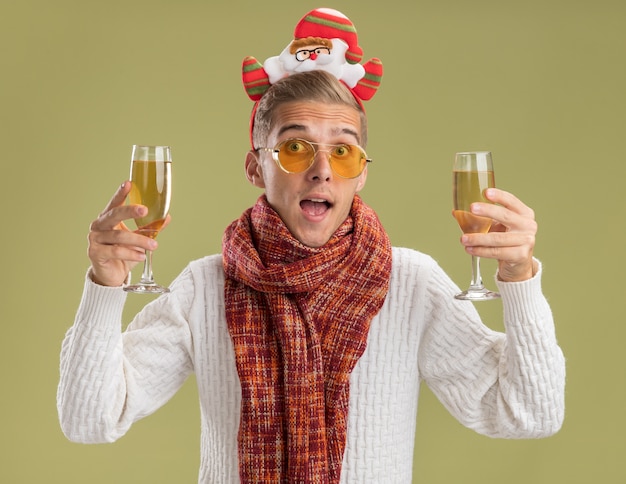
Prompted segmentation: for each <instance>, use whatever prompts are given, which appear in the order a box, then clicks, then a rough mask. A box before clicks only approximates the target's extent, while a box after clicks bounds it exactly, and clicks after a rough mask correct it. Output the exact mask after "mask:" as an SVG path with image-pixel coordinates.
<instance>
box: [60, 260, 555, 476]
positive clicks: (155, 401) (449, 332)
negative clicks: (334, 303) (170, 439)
mask: <svg viewBox="0 0 626 484" xmlns="http://www.w3.org/2000/svg"><path fill="white" fill-rule="evenodd" d="M540 277H541V270H540V271H539V273H538V274H537V276H535V278H533V279H532V280H530V281H525V282H523V283H499V284H498V287H499V290H500V292H501V294H502V298H503V304H504V307H505V327H506V330H507V334H506V336H505V335H504V334H501V333H497V332H494V331H491V330H489V329H488V328H486V327H485V326H483V325H482V324H481V323H480V321H479V318H478V315H477V314H476V312H475V310H474V308H473V306H472V304H471V303H468V302H464V301H456V300H455V299H454V298H453V297H452V296H453V294H454V292H455V291H456V290H457V287H456V286H455V285H454V284H453V283H452V282H451V281H450V280H449V278H448V277H447V276H446V275H445V274H444V273H443V271H442V270H441V269H440V268H439V267H438V266H437V264H436V263H434V261H433V260H432V259H431V258H429V257H427V256H425V255H423V254H420V253H418V252H415V251H413V250H409V249H398V248H394V249H393V266H392V275H391V287H390V292H389V294H388V296H387V299H386V301H385V304H384V305H383V308H382V309H381V311H380V313H379V314H378V315H377V316H376V317H375V318H374V319H373V320H372V322H371V325H370V332H369V336H368V343H367V348H366V350H365V352H364V354H363V356H362V357H361V359H360V360H359V362H358V363H357V365H356V367H355V369H354V371H353V372H352V376H351V378H350V404H349V414H348V415H349V419H348V438H347V445H346V451H345V454H344V462H343V467H342V474H341V482H342V483H350V484H364V483H372V484H386V483H388V484H403V483H407V484H408V483H411V479H412V460H413V442H414V439H415V422H416V412H417V402H418V392H419V386H420V383H421V382H422V381H425V382H426V383H427V384H428V386H429V387H430V388H431V389H432V390H433V392H434V393H435V394H436V395H437V396H438V398H439V399H440V400H441V402H442V404H443V405H445V407H446V408H448V409H449V410H450V412H451V413H452V414H453V415H454V416H455V417H456V418H457V419H458V420H459V421H460V422H461V423H462V424H464V425H466V426H468V427H470V428H472V429H474V430H476V431H477V432H480V433H482V434H485V435H489V436H492V437H505V438H538V437H546V436H549V435H551V434H553V433H554V432H556V431H557V430H558V429H559V428H560V426H561V423H562V420H563V414H564V400H563V397H564V380H565V365H564V359H563V355H562V353H561V351H560V349H559V347H558V345H557V342H556V339H555V333H554V326H553V322H552V315H551V312H550V309H549V306H548V304H547V302H546V300H545V299H544V297H543V296H542V295H541V285H540ZM223 278H224V276H223V270H222V267H221V256H219V255H217V256H210V257H207V258H204V259H201V260H199V261H196V262H193V263H191V264H190V266H189V267H188V268H187V269H185V271H183V273H182V274H181V275H180V276H179V277H178V278H177V280H176V281H175V282H174V283H173V284H172V285H171V288H172V292H171V293H170V294H169V295H166V296H164V297H162V298H159V299H157V300H156V301H154V302H153V303H151V304H149V305H148V306H147V307H146V308H145V310H144V311H143V312H142V313H141V314H140V315H139V316H138V317H137V318H136V319H135V321H133V323H131V325H130V326H129V329H128V331H127V332H125V333H124V334H123V335H122V334H121V333H120V327H121V314H122V307H123V302H124V299H125V296H124V293H123V291H122V290H121V289H119V288H115V289H113V288H103V287H100V286H96V285H95V284H93V283H92V282H91V281H89V280H87V281H86V283H85V291H84V294H83V299H82V301H81V305H80V308H79V311H78V313H77V316H76V320H75V323H74V326H73V327H72V328H71V329H70V330H69V331H68V333H67V335H66V338H65V340H64V342H63V347H62V355H61V380H60V383H59V389H58V409H59V418H60V422H61V427H62V429H63V432H64V433H65V434H66V436H67V437H68V438H69V439H71V440H73V441H77V442H111V441H114V440H116V439H117V438H119V437H120V436H122V435H123V434H124V433H125V432H126V431H127V430H128V428H129V427H130V425H131V424H132V423H133V422H134V421H136V420H138V419H139V418H141V417H143V416H145V415H148V414H150V413H152V412H153V411H155V410H156V409H157V408H158V407H160V406H161V405H163V404H164V403H165V402H166V401H167V400H168V399H169V398H170V397H171V396H172V395H173V394H174V393H175V392H176V390H177V389H178V388H179V387H180V386H181V385H182V384H183V383H184V381H185V379H186V378H187V377H188V376H189V374H190V373H191V372H192V371H195V372H196V380H197V382H198V392H199V397H200V402H201V415H202V438H201V447H202V448H201V467H200V474H199V482H200V483H203V484H207V483H215V484H229V483H233V484H234V483H238V463H237V429H238V424H239V415H240V405H241V390H240V385H239V380H238V377H237V371H236V367H235V359H234V352H233V349H232V343H231V342H230V338H229V334H228V330H227V328H226V322H225V316H224V303H223V284H224V279H223Z"/></svg>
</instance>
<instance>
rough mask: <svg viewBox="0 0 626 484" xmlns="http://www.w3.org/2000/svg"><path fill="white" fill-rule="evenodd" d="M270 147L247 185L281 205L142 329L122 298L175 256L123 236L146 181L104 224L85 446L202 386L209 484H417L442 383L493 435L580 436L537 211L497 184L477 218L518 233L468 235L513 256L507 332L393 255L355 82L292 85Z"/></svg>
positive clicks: (466, 418) (278, 106) (76, 365)
mask: <svg viewBox="0 0 626 484" xmlns="http://www.w3.org/2000/svg"><path fill="white" fill-rule="evenodd" d="M314 12H317V11H314ZM322 13H325V12H322ZM307 49H308V50H315V47H313V48H309V47H308V46H307ZM251 139H252V143H253V146H252V149H251V150H250V151H249V153H248V154H247V156H246V161H245V166H246V174H247V178H248V180H249V181H250V182H251V183H252V184H253V185H255V186H257V187H259V188H261V189H263V191H264V193H263V195H262V196H261V197H260V198H259V199H258V200H257V202H256V203H255V204H254V206H253V207H252V208H250V209H249V210H247V211H246V212H244V214H242V216H241V217H240V218H239V219H238V220H236V221H234V222H233V223H232V224H231V225H230V226H229V227H228V228H227V230H226V232H225V234H224V239H223V253H222V254H221V255H214V256H208V257H206V258H203V259H201V260H198V261H194V262H192V263H190V264H189V266H188V267H187V268H186V269H185V270H184V271H183V272H182V273H181V274H180V276H179V277H178V278H177V279H176V280H175V281H174V283H173V284H172V285H171V292H170V293H169V294H167V295H164V296H162V297H160V298H158V299H157V300H155V301H154V302H152V303H150V304H149V305H148V306H146V308H144V310H142V311H141V312H140V313H139V314H138V315H137V316H136V318H135V319H134V320H133V322H132V323H131V325H130V326H129V328H128V330H127V331H126V332H124V333H122V332H121V330H120V327H121V314H122V308H123V304H124V300H125V293H124V291H123V290H122V287H121V286H122V285H123V284H124V282H125V280H126V278H127V276H128V272H129V270H130V269H131V268H132V266H134V265H135V264H136V263H138V262H139V261H141V260H142V258H143V250H145V249H154V248H155V247H156V243H155V242H154V241H152V240H150V239H148V238H146V237H142V236H140V235H138V234H135V233H133V232H130V231H128V230H127V229H126V228H125V226H124V225H123V221H124V220H126V219H129V218H133V217H135V216H137V215H138V214H141V213H142V212H143V211H144V210H145V207H141V206H130V205H125V204H124V200H125V198H126V196H127V194H128V191H129V188H130V186H129V182H125V183H124V184H122V186H121V187H120V188H119V189H118V191H117V192H116V194H115V195H114V196H113V198H112V199H111V201H110V203H109V205H108V206H107V207H106V209H105V210H104V211H103V212H102V215H100V216H99V217H98V218H97V219H96V220H95V221H94V222H93V223H92V226H91V231H90V235H89V240H90V246H89V257H90V259H91V268H90V271H89V275H88V277H87V279H86V281H85V289H84V294H83V298H82V301H81V304H80V307H79V310H78V314H77V317H76V320H75V323H74V325H73V326H72V328H71V329H70V331H69V332H68V334H67V336H66V338H65V340H64V343H63V348H62V362H61V381H60V384H59V392H58V407H59V415H60V420H61V425H62V428H63V431H64V432H65V434H66V435H67V437H68V438H70V439H72V440H74V441H78V442H109V441H114V440H116V439H117V438H119V437H120V436H122V435H123V434H124V433H125V432H126V431H127V430H128V429H129V427H130V426H131V425H132V423H133V422H135V421H136V420H138V419H140V418H142V417H144V416H146V415H148V414H150V413H152V412H154V411H155V410H156V409H158V408H159V407H160V406H161V405H163V404H164V403H165V402H166V401H167V400H168V399H169V398H170V397H171V396H172V395H173V394H174V393H175V392H176V391H177V390H178V389H179V388H180V386H181V385H182V384H183V382H184V381H185V380H186V378H187V377H188V376H189V375H190V374H191V372H195V373H196V376H197V382H198V392H199V396H200V403H201V415H202V442H201V446H202V450H201V456H202V457H201V468H200V476H199V482H202V483H237V482H244V483H251V482H267V483H276V482H320V483H337V482H342V483H347V482H351V483H364V482H375V483H393V484H398V483H409V482H411V477H412V453H413V442H414V437H415V420H416V411H417V402H418V392H419V386H420V383H421V382H422V381H425V382H426V383H427V384H428V385H429V387H430V388H431V389H432V390H433V392H434V393H435V394H436V395H437V396H438V397H439V398H440V400H441V401H442V402H443V404H444V405H445V406H446V407H447V408H448V410H449V411H450V412H451V413H452V414H453V415H454V416H455V417H456V418H457V419H458V420H459V421H460V422H461V423H463V424H464V425H466V426H468V427H470V428H472V429H474V430H476V431H478V432H480V433H483V434H486V435H490V436H494V437H504V438H524V437H543V436H548V435H551V434H553V433H554V432H556V431H557V430H558V429H559V428H560V426H561V423H562V419H563V408H564V403H563V393H564V392H563V387H564V361H563V356H562V353H561V351H560V349H559V347H558V345H557V343H556V340H555V335H554V326H553V322H552V315H551V312H550V308H549V306H548V304H547V302H546V300H545V298H544V297H543V295H542V294H541V288H540V277H541V266H540V264H539V263H538V261H537V260H536V259H534V258H533V247H534V239H535V232H536V223H535V221H534V217H533V212H532V210H531V209H529V208H528V207H526V206H525V205H524V204H523V203H522V202H521V201H519V200H518V199H517V198H516V197H514V196H513V195H512V194H510V193H507V192H504V191H502V190H496V189H493V190H491V191H489V193H488V197H489V199H490V200H491V201H492V202H495V204H477V205H476V206H475V207H474V211H475V213H476V214H480V215H482V216H486V217H491V218H492V219H494V220H495V221H496V224H497V225H498V224H499V225H500V226H501V228H503V231H500V232H495V233H490V234H472V235H469V236H466V237H465V238H464V241H463V243H464V245H465V246H466V248H467V250H468V252H471V253H474V254H476V255H479V256H482V257H495V258H497V259H498V266H499V272H498V279H499V283H498V287H499V290H500V292H501V294H502V300H503V306H504V317H505V320H504V323H505V327H506V334H503V333H497V332H493V331H491V330H489V329H488V328H486V327H485V326H484V325H483V324H482V323H481V322H480V319H479V317H478V315H477V313H476V312H475V310H474V309H473V306H472V305H471V304H469V303H467V302H461V301H457V300H455V299H454V297H453V295H454V293H455V292H456V291H457V290H458V288H457V287H456V286H455V285H454V284H453V283H452V281H451V280H450V279H449V278H448V277H447V276H446V275H445V274H444V273H443V271H442V270H441V269H440V268H439V266H438V265H437V264H436V263H435V262H434V261H433V260H432V259H431V258H429V257H428V256H426V255H424V254H421V253H419V252H416V251H413V250H410V249H400V248H392V247H391V245H390V242H389V240H388V238H387V236H386V234H385V231H384V229H383V228H382V226H381V225H380V222H379V221H378V218H377V217H376V214H375V213H374V211H373V210H372V209H371V208H369V207H368V206H367V205H366V204H365V203H364V202H363V200H361V198H360V197H359V195H358V192H359V190H361V189H362V188H363V186H364V184H365V182H366V178H367V155H366V154H365V150H364V146H365V144H366V121H365V115H364V112H363V109H362V105H361V102H360V100H359V98H358V97H355V91H354V90H352V89H350V88H349V87H348V86H347V85H346V83H345V82H343V81H340V80H338V79H337V77H336V76H335V75H333V74H329V73H328V72H325V71H323V70H313V71H311V72H304V73H294V74H291V75H289V76H287V77H283V78H281V79H280V80H278V81H276V82H274V83H272V84H271V86H270V87H269V88H268V89H267V90H266V92H264V93H263V95H262V96H260V97H259V100H258V102H257V104H256V105H255V109H254V117H253V123H252V130H251Z"/></svg>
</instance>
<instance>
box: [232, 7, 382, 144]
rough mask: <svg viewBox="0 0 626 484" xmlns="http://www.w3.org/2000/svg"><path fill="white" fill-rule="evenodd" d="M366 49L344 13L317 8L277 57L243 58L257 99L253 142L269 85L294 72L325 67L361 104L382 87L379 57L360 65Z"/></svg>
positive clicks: (246, 78)
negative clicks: (261, 59) (362, 46)
mask: <svg viewBox="0 0 626 484" xmlns="http://www.w3.org/2000/svg"><path fill="white" fill-rule="evenodd" d="M362 58H363V50H362V49H361V47H359V44H358V38H357V33H356V28H355V27H354V24H353V23H352V22H351V21H350V19H349V18H348V17H346V16H345V15H344V14H342V13H341V12H338V11H337V10H333V9H331V8H317V9H315V10H312V11H310V12H309V13H307V14H306V15H305V16H304V17H302V19H300V21H299V22H298V24H297V25H296V28H295V29H294V33H293V40H292V41H291V42H290V43H289V44H288V45H287V47H285V48H284V49H283V51H282V52H281V53H280V55H278V56H274V57H270V58H268V59H267V60H266V61H265V63H264V64H261V63H260V62H259V61H258V60H256V59H255V58H254V57H252V56H248V57H246V58H245V59H244V60H243V66H242V78H243V85H244V89H245V90H246V93H247V94H248V97H249V98H250V99H252V100H253V101H255V104H254V108H253V109H252V116H251V118H250V142H251V143H252V147H253V148H254V143H253V141H252V129H253V125H254V115H255V113H256V109H257V106H258V101H259V99H261V97H263V94H265V91H267V90H268V89H269V87H270V86H271V85H272V84H274V83H275V82H277V81H278V80H280V79H282V78H283V77H287V76H289V75H291V74H295V73H298V72H305V71H310V70H324V71H327V72H329V73H331V74H333V75H334V76H335V77H336V78H337V79H339V80H340V81H342V82H343V83H344V84H345V85H346V86H348V88H349V89H350V91H352V94H353V95H354V97H355V98H356V100H357V101H358V102H359V104H361V106H362V101H367V100H369V99H371V98H372V96H373V95H374V94H375V93H376V90H377V89H378V87H379V86H380V80H381V77H382V75H383V65H382V63H381V61H380V60H379V59H377V58H375V57H374V58H371V59H370V60H368V61H367V62H365V63H364V64H360V62H361V59H362Z"/></svg>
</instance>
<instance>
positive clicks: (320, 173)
mask: <svg viewBox="0 0 626 484" xmlns="http://www.w3.org/2000/svg"><path fill="white" fill-rule="evenodd" d="M308 173H309V175H310V176H311V178H312V179H314V180H326V181H328V180H330V179H331V178H332V173H333V170H332V168H331V166H330V156H329V155H328V152H327V151H323V150H318V151H316V152H315V157H314V158H313V165H312V166H311V168H309V170H308Z"/></svg>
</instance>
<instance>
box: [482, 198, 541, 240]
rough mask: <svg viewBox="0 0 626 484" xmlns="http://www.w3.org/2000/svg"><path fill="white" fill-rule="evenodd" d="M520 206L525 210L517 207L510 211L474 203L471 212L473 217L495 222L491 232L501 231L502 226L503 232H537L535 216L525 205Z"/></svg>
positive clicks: (506, 208) (491, 205)
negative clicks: (485, 218)
mask: <svg viewBox="0 0 626 484" xmlns="http://www.w3.org/2000/svg"><path fill="white" fill-rule="evenodd" d="M520 203H521V202H520ZM521 205H522V206H523V207H525V208H522V207H519V206H517V207H516V208H515V209H511V208H509V207H505V206H504V205H494V204H491V203H474V204H472V206H471V211H472V213H473V214H474V215H478V216H481V217H488V218H491V219H493V220H494V221H495V223H494V225H493V229H492V231H493V232H497V231H500V232H501V231H503V227H502V226H504V227H505V228H506V229H505V230H518V231H530V232H533V233H535V232H536V231H537V222H536V221H535V217H534V215H535V214H534V212H533V211H532V209H530V208H528V207H526V205H524V204H521ZM518 209H520V210H521V211H522V213H520V212H519V211H518Z"/></svg>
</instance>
